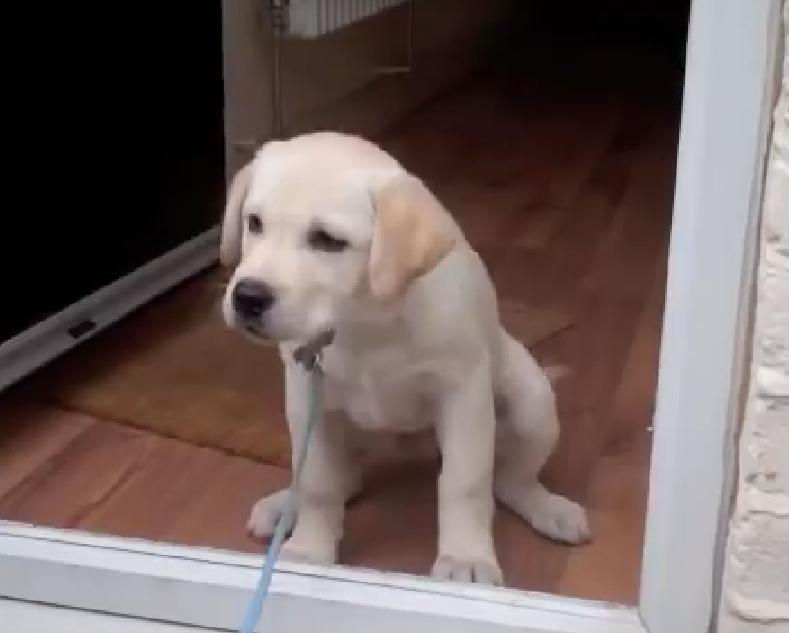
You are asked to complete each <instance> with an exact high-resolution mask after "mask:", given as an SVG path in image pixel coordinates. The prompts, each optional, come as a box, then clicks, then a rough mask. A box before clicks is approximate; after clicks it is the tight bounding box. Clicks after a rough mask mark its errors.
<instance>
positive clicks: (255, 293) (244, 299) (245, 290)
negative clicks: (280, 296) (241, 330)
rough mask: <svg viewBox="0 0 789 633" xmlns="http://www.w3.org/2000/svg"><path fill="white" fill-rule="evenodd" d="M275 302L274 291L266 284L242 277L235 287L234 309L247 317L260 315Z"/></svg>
mask: <svg viewBox="0 0 789 633" xmlns="http://www.w3.org/2000/svg"><path fill="white" fill-rule="evenodd" d="M273 303H274V293H273V292H271V288H269V287H268V286H267V285H266V284H264V283H261V282H259V281H254V280H253V279H242V280H241V281H239V282H238V283H237V284H236V287H235V288H233V309H234V310H235V311H236V312H238V314H240V315H241V316H242V317H244V318H246V319H255V318H258V317H260V316H261V315H262V314H263V313H264V312H265V311H266V310H268V309H269V308H270V307H271V306H272V304H273Z"/></svg>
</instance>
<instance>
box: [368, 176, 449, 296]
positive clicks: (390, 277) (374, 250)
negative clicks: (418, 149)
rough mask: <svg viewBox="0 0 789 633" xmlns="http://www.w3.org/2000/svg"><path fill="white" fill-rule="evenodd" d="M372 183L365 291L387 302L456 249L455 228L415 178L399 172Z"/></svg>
mask: <svg viewBox="0 0 789 633" xmlns="http://www.w3.org/2000/svg"><path fill="white" fill-rule="evenodd" d="M376 180H378V183H377V184H375V185H374V187H373V204H374V206H375V227H374V229H373V241H372V246H371V248H370V291H371V293H372V295H373V296H374V297H376V298H377V299H381V300H384V301H386V300H389V299H393V298H395V297H397V296H399V295H401V294H402V293H403V292H405V290H406V289H407V288H408V286H409V285H410V284H411V282H413V281H414V280H415V279H417V278H418V277H420V276H421V275H424V274H425V273H427V272H429V271H430V270H432V269H433V268H434V267H435V266H437V265H438V264H439V262H440V261H441V260H442V259H443V258H444V257H445V256H446V255H447V253H449V251H451V250H452V248H453V247H454V245H455V242H456V239H457V227H456V226H455V224H454V222H453V220H452V218H451V217H450V216H449V213H447V211H446V209H444V207H443V206H442V204H441V203H440V202H439V201H438V200H437V199H436V197H435V196H434V195H433V194H432V193H430V191H428V189H427V187H425V185H424V184H423V183H422V181H421V180H419V179H418V178H415V177H413V176H411V175H409V174H407V173H405V172H399V171H398V172H396V173H394V174H392V173H390V174H388V175H386V176H382V177H379V178H377V179H376Z"/></svg>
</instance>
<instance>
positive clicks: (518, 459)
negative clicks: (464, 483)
mask: <svg viewBox="0 0 789 633" xmlns="http://www.w3.org/2000/svg"><path fill="white" fill-rule="evenodd" d="M502 337H503V341H502V349H503V353H502V366H501V367H500V368H499V369H500V371H499V372H498V375H497V384H496V392H497V396H498V398H499V399H500V400H501V405H502V407H501V408H502V411H501V414H500V415H501V417H500V418H499V419H498V420H497V425H498V426H499V429H497V430H498V433H497V446H496V451H497V468H496V475H495V494H496V498H497V499H498V501H499V502H500V503H501V504H502V505H504V506H506V507H507V508H509V509H510V510H511V511H512V512H514V513H515V514H517V515H519V516H521V517H522V518H523V519H525V520H526V521H527V522H528V523H529V524H530V525H531V526H532V527H533V528H534V529H535V530H536V531H538V532H540V533H542V534H544V535H545V536H547V537H549V538H551V539H554V540H557V541H562V542H565V543H582V542H584V541H587V540H588V539H589V538H590V536H591V533H590V530H589V523H588V519H587V516H586V511H585V510H584V509H583V508H582V507H581V506H580V505H578V504H577V503H575V502H574V501H571V500H570V499H567V498H566V497H562V496H561V495H557V494H554V493H552V492H550V491H548V490H547V489H546V488H545V486H543V485H542V484H541V483H540V481H539V480H538V475H539V473H540V471H541V470H542V468H543V466H544V465H545V462H546V461H547V460H548V457H550V455H551V453H552V452H553V450H554V448H555V446H556V442H557V440H558V438H559V419H558V416H557V413H556V402H555V396H554V393H553V388H552V386H551V383H550V380H549V379H548V377H547V376H546V374H545V373H544V372H543V371H542V369H541V368H540V366H539V365H538V364H537V362H536V361H535V360H534V358H532V356H531V355H530V354H529V353H528V352H527V351H526V349H524V347H523V346H522V345H521V344H520V343H519V342H517V341H516V340H515V339H513V338H512V337H511V336H510V335H509V334H508V333H507V332H505V331H503V330H502Z"/></svg>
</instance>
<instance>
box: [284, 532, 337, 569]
mask: <svg viewBox="0 0 789 633" xmlns="http://www.w3.org/2000/svg"><path fill="white" fill-rule="evenodd" d="M280 560H284V561H288V562H290V563H308V564H310V565H333V564H334V563H335V562H336V561H337V546H336V545H332V544H329V543H324V542H322V541H320V540H317V539H304V538H297V537H293V538H290V539H289V540H288V541H286V542H285V544H284V545H283V546H282V551H281V552H280Z"/></svg>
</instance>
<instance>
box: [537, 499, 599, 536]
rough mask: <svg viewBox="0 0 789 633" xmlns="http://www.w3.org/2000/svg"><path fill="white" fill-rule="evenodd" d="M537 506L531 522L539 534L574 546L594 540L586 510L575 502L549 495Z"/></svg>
mask: <svg viewBox="0 0 789 633" xmlns="http://www.w3.org/2000/svg"><path fill="white" fill-rule="evenodd" d="M537 505H538V507H537V508H535V511H533V512H532V513H531V515H530V517H529V522H530V523H531V525H532V527H533V528H534V529H535V530H537V531H538V532H540V533H542V534H544V535H545V536H547V537H549V538H552V539H554V540H555V541H561V542H562V543H570V544H572V545H580V544H582V543H586V542H588V541H589V540H590V539H591V538H592V531H591V529H590V528H589V519H588V517H587V515H586V510H584V509H583V508H582V507H581V506H580V505H578V504H577V503H575V502H574V501H570V500H569V499H567V498H566V497H562V496H560V495H556V494H551V493H548V494H547V495H546V496H545V497H544V498H543V499H542V500H541V502H540V503H539V504H537Z"/></svg>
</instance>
